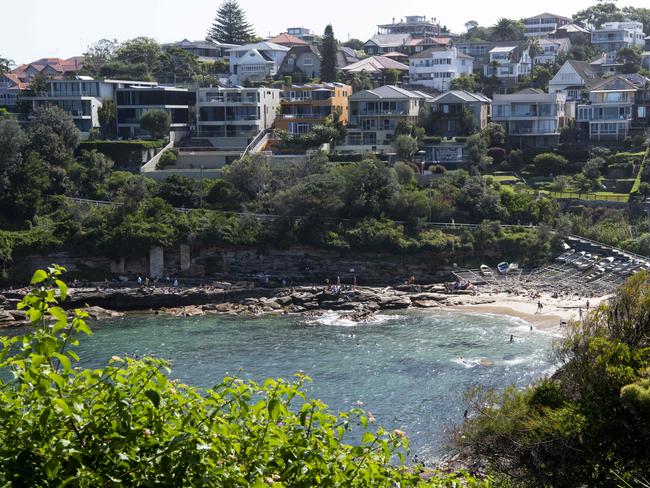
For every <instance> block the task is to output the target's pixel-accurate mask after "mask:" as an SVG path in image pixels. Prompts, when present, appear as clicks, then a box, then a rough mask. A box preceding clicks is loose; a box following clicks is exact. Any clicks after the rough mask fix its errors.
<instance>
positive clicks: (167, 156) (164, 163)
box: [156, 149, 178, 169]
mask: <svg viewBox="0 0 650 488" xmlns="http://www.w3.org/2000/svg"><path fill="white" fill-rule="evenodd" d="M177 159H178V157H177V156H176V153H175V152H174V151H172V150H171V149H167V150H166V151H164V152H163V153H162V155H161V156H160V159H159V160H158V164H156V169H165V168H167V167H169V166H174V165H175V164H176V160H177Z"/></svg>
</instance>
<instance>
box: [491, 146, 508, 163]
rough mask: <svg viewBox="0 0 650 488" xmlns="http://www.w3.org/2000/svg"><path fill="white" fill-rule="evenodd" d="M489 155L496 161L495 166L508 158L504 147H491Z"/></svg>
mask: <svg viewBox="0 0 650 488" xmlns="http://www.w3.org/2000/svg"><path fill="white" fill-rule="evenodd" d="M487 155H488V156H490V157H491V158H492V159H493V160H494V164H500V163H502V162H503V160H504V159H505V158H506V150H505V149H503V148H502V147H491V148H490V149H488V151H487Z"/></svg>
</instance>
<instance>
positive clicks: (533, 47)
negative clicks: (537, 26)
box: [526, 37, 544, 62]
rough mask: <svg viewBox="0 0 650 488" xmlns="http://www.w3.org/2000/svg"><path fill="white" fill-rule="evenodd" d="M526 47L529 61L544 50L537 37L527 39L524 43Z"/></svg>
mask: <svg viewBox="0 0 650 488" xmlns="http://www.w3.org/2000/svg"><path fill="white" fill-rule="evenodd" d="M526 47H527V48H528V55H529V56H530V60H531V62H532V61H533V60H534V59H535V58H536V57H537V56H539V55H540V54H542V53H543V52H544V50H543V49H542V46H540V44H539V39H537V38H536V37H533V38H531V39H529V40H528V42H527V43H526Z"/></svg>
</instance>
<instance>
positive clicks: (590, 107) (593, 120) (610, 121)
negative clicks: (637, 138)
mask: <svg viewBox="0 0 650 488" xmlns="http://www.w3.org/2000/svg"><path fill="white" fill-rule="evenodd" d="M647 81H648V80H647V79H646V78H645V77H643V76H640V75H617V76H614V77H611V78H608V79H606V80H603V81H602V82H601V83H599V84H597V85H596V86H594V87H593V88H592V89H591V90H589V102H588V103H583V104H579V105H578V117H577V121H578V123H579V124H580V126H581V128H582V130H583V132H584V133H585V134H588V135H589V139H590V140H591V141H596V142H597V141H608V140H615V141H620V140H623V139H625V138H626V137H627V136H629V135H630V131H631V129H632V125H633V124H632V123H633V120H634V119H635V118H638V116H639V115H642V116H643V117H642V118H643V119H647V113H646V110H645V107H643V109H642V112H638V111H637V112H636V113H635V108H637V107H636V103H637V92H639V90H645V86H646V83H647ZM649 98H650V97H649Z"/></svg>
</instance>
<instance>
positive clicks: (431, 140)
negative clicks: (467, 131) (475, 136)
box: [422, 136, 467, 144]
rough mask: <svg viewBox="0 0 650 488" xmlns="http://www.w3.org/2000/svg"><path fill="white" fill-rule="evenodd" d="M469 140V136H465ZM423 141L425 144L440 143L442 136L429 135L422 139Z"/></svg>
mask: <svg viewBox="0 0 650 488" xmlns="http://www.w3.org/2000/svg"><path fill="white" fill-rule="evenodd" d="M465 140H467V138H465ZM422 142H424V143H425V144H440V143H441V142H442V137H440V136H427V137H424V138H423V139H422Z"/></svg>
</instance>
